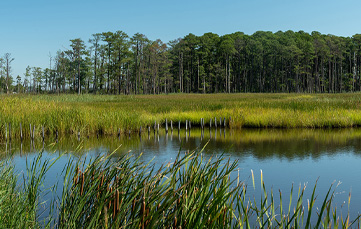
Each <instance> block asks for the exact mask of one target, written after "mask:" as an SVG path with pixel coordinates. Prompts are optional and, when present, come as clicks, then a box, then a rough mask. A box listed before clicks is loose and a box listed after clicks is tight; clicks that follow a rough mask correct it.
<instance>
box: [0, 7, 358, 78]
mask: <svg viewBox="0 0 361 229" xmlns="http://www.w3.org/2000/svg"><path fill="white" fill-rule="evenodd" d="M360 9H361V1H360V0H343V1H340V0H338V1H335V0H313V1H311V0H302V1H301V0H238V1H236V0H222V1H221V0H217V1H216V0H207V1H206V0H183V1H179V0H178V1H173V0H138V1H123V0H118V1H115V0H102V1H94V0H72V1H70V0H46V1H45V0H32V1H29V0H26V1H25V0H11V1H10V0H9V1H5V0H2V1H1V2H0V21H1V26H0V55H1V56H3V55H4V54H5V53H7V52H9V53H11V54H12V57H14V58H15V60H14V62H13V64H12V68H13V73H12V75H13V76H14V78H15V76H17V75H20V76H23V74H24V72H25V68H26V66H27V65H30V66H31V67H33V66H36V67H41V68H46V67H49V57H48V56H49V53H51V55H53V56H54V55H55V54H56V51H58V50H60V49H61V50H65V49H66V48H68V47H69V44H70V42H69V40H70V39H74V38H82V39H83V40H84V41H88V39H89V38H90V36H91V34H93V33H97V32H107V31H113V32H114V31H116V30H122V31H124V32H126V33H127V34H128V35H129V36H132V35H133V34H134V33H136V32H139V33H143V34H145V35H146V36H147V37H148V38H149V39H151V40H155V39H158V38H159V39H161V40H162V41H164V42H168V41H170V40H174V39H176V38H179V37H183V36H185V35H187V34H188V33H194V34H196V35H202V34H203V33H206V32H213V33H217V34H219V35H224V34H229V33H233V32H236V31H241V32H244V33H246V34H253V33H254V32H256V31H259V30H263V31H272V32H277V31H279V30H282V31H286V30H294V31H299V30H304V31H306V32H312V31H319V32H321V33H323V34H334V35H338V36H352V35H354V34H357V33H361V17H360V16H361V13H360V12H361V11H360Z"/></svg>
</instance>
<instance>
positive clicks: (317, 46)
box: [0, 31, 361, 94]
mask: <svg viewBox="0 0 361 229" xmlns="http://www.w3.org/2000/svg"><path fill="white" fill-rule="evenodd" d="M13 60H14V58H12V57H11V55H10V54H9V53H7V54H5V55H3V57H2V58H0V88H1V90H2V91H3V92H9V91H10V90H13V91H21V92H34V93H40V92H74V93H108V94H159V93H176V92H184V93H218V92H227V93H236V92H306V93H324V92H328V93H336V92H354V91H360V90H361V72H360V70H361V34H356V35H354V36H352V37H340V36H335V35H325V34H321V33H319V32H312V33H311V34H309V33H306V32H304V31H298V32H293V31H285V32H282V31H279V32H276V33H272V32H266V31H258V32H256V33H254V34H252V35H246V34H244V33H242V32H235V33H232V34H226V35H223V36H219V35H217V34H214V33H205V34H203V35H202V36H196V35H194V34H191V33H190V34H188V35H186V36H184V37H183V38H179V39H176V40H173V41H170V42H169V43H164V42H163V41H161V40H159V39H158V40H155V41H152V40H150V39H148V38H147V37H146V36H145V35H144V34H140V33H137V34H135V35H133V36H132V37H129V36H128V35H127V34H126V33H125V32H123V31H116V32H103V33H96V34H93V35H92V36H91V38H90V39H89V42H88V43H86V42H84V41H83V40H81V39H80V38H76V39H71V40H70V43H69V49H66V50H59V51H58V52H57V54H56V55H55V56H54V57H51V56H50V66H49V68H46V69H41V68H39V67H28V68H27V69H26V71H25V73H24V77H23V82H21V77H20V78H19V77H16V81H14V80H13V77H12V76H11V62H12V61H13ZM52 63H53V64H52ZM14 83H16V85H13V84H14ZM10 87H11V88H10Z"/></svg>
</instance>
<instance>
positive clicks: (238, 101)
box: [0, 93, 361, 138]
mask: <svg viewBox="0 0 361 229" xmlns="http://www.w3.org/2000/svg"><path fill="white" fill-rule="evenodd" d="M360 109H361V94H360V93H352V94H211V95H200V94H171V95H132V96H114V95H81V96H77V95H0V129H1V131H0V137H2V138H4V137H5V130H6V128H7V126H8V123H11V124H12V129H13V131H12V135H13V137H18V136H19V128H20V123H22V127H23V133H24V136H25V137H28V136H29V132H30V128H29V125H30V124H31V125H32V126H34V125H35V134H36V136H40V134H41V128H42V126H44V127H45V132H46V133H47V134H49V133H54V132H56V131H59V133H78V132H81V134H82V135H89V134H96V133H100V134H105V135H110V134H113V135H114V134H117V133H118V130H119V129H120V130H121V133H128V132H129V130H130V131H131V132H133V133H134V132H137V131H138V130H139V127H140V126H142V127H147V126H153V124H154V122H157V123H160V124H161V125H163V126H164V122H165V119H167V120H168V121H170V120H172V121H173V122H174V123H175V124H176V123H177V122H178V121H181V122H182V128H184V126H183V125H184V123H185V121H186V120H190V121H191V122H192V125H194V126H196V125H200V118H204V120H205V124H206V126H208V125H209V120H210V119H213V120H214V117H217V119H218V118H226V120H227V121H226V122H227V125H228V126H229V127H231V128H241V127H252V128H339V127H356V126H361V112H360V111H361V110H360ZM143 129H144V128H143Z"/></svg>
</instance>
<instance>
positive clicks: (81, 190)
mask: <svg viewBox="0 0 361 229" xmlns="http://www.w3.org/2000/svg"><path fill="white" fill-rule="evenodd" d="M84 181H85V177H84V173H82V179H81V188H80V195H81V196H82V195H83V191H84Z"/></svg>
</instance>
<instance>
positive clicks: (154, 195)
mask: <svg viewBox="0 0 361 229" xmlns="http://www.w3.org/2000/svg"><path fill="white" fill-rule="evenodd" d="M114 153H115V152H114ZM114 153H113V154H114ZM113 154H110V155H107V156H99V157H97V158H94V159H92V160H90V161H75V160H74V159H70V160H69V162H68V164H67V165H66V166H65V168H64V170H63V171H64V180H63V190H62V192H61V195H60V196H59V197H58V200H57V203H58V204H57V205H51V206H56V209H54V210H55V212H58V214H57V215H55V214H50V215H49V217H48V218H46V220H44V221H41V220H40V217H39V214H40V213H39V211H40V212H41V210H40V206H41V203H40V202H39V200H40V197H41V195H42V192H43V191H44V187H42V185H41V184H42V181H43V179H44V177H45V176H46V173H47V171H48V170H49V168H50V167H51V166H52V164H53V163H55V161H56V160H54V161H50V160H43V159H42V156H41V154H39V156H37V157H36V158H35V159H34V160H33V162H30V163H29V166H28V173H27V176H26V177H24V178H23V179H24V181H25V182H24V184H23V185H22V186H20V187H19V186H17V182H16V179H17V177H16V176H15V175H14V170H13V168H12V167H11V166H10V167H9V166H7V165H4V166H3V167H2V170H1V172H0V178H1V179H0V182H1V183H0V191H1V192H2V195H1V199H0V200H1V201H0V211H1V214H0V223H1V226H4V227H10V228H12V227H19V226H20V227H22V228H37V227H45V228H49V227H56V228H124V227H127V228H155V227H156V228H159V227H162V228H164V227H166V228H191V227H195V228H203V227H210V228H320V227H324V228H329V227H331V228H332V227H334V228H350V227H352V226H354V227H356V226H359V224H360V218H359V217H360V216H358V217H356V218H355V219H351V218H350V215H349V212H348V211H347V212H342V211H340V209H338V208H337V206H335V203H334V190H335V189H334V188H333V187H332V186H331V187H330V189H329V190H328V192H327V193H324V194H321V195H320V196H323V197H321V202H320V203H321V204H320V205H317V206H316V204H315V203H316V196H317V192H316V187H317V185H315V186H314V188H313V191H312V194H311V196H310V197H308V198H306V197H305V194H304V193H305V189H306V187H305V186H303V187H301V186H300V187H299V189H298V191H295V190H294V189H293V186H292V189H291V192H290V196H284V195H282V193H281V192H279V195H278V196H279V201H277V200H276V199H277V198H276V197H275V194H274V193H273V190H272V189H271V190H267V189H266V186H265V183H264V180H263V176H262V175H261V182H260V183H261V190H262V193H263V194H262V195H261V197H260V198H258V197H256V196H254V197H251V196H249V195H248V194H247V190H248V188H247V185H246V184H245V183H243V182H242V181H241V178H240V177H239V176H237V175H236V173H235V172H236V171H235V168H236V166H237V162H230V161H229V160H226V159H225V158H223V157H222V156H221V157H216V158H210V159H205V158H204V157H203V155H202V152H192V153H188V154H185V155H181V154H179V155H178V156H177V158H176V159H175V161H172V162H169V163H167V164H164V165H162V166H161V167H159V168H158V167H156V166H155V165H154V164H152V162H149V163H144V162H141V160H140V159H141V156H140V157H138V158H134V157H130V156H126V155H124V156H122V157H116V158H115V157H113ZM252 183H253V188H254V189H256V182H255V180H254V176H253V173H252ZM296 193H297V195H296ZM294 196H296V198H294ZM319 198H320V197H319ZM322 198H323V199H322ZM350 198H351V196H349V199H348V204H349V203H350V201H351V200H350ZM287 200H288V202H287Z"/></svg>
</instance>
